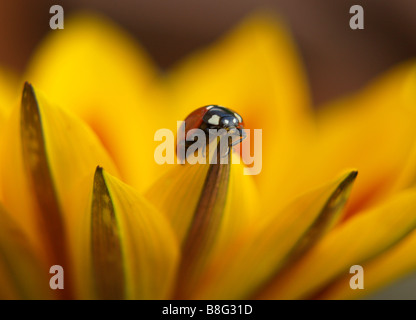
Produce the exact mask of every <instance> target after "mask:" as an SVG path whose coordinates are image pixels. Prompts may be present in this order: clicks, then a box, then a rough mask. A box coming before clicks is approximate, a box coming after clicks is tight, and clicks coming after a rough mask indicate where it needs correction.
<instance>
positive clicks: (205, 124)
mask: <svg viewBox="0 0 416 320" xmlns="http://www.w3.org/2000/svg"><path fill="white" fill-rule="evenodd" d="M184 125H185V136H184V137H188V139H187V140H184V139H183V140H182V141H178V143H179V144H183V145H185V150H187V149H188V147H189V146H190V145H192V144H193V143H194V140H193V138H192V136H191V137H189V136H188V132H189V131H190V130H192V129H201V130H203V131H204V132H205V134H206V136H207V143H209V140H208V137H209V130H210V129H216V130H220V129H225V130H226V131H227V133H231V134H232V136H233V140H232V143H231V146H235V145H237V144H239V143H240V142H241V141H242V140H243V139H244V138H245V137H246V134H245V132H244V122H243V118H242V117H241V116H240V115H239V114H238V113H237V112H235V111H233V110H231V109H228V108H225V107H223V106H219V105H208V106H204V107H201V108H198V109H196V110H194V111H193V112H191V113H190V114H189V115H188V116H187V117H186V119H185V122H184ZM189 140H191V141H189ZM204 150H205V149H204Z"/></svg>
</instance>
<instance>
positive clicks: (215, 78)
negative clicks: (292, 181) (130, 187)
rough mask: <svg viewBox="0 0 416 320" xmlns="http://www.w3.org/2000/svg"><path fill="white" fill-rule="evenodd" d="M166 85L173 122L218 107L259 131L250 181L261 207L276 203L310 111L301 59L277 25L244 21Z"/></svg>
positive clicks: (259, 17)
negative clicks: (258, 153)
mask: <svg viewBox="0 0 416 320" xmlns="http://www.w3.org/2000/svg"><path fill="white" fill-rule="evenodd" d="M166 84H167V86H168V88H169V87H170V90H171V92H172V93H171V94H172V96H173V97H172V104H173V105H174V106H175V108H174V110H173V111H174V114H173V115H172V116H173V118H174V119H178V120H180V119H184V118H185V117H186V116H187V114H189V113H190V112H191V111H193V109H195V108H197V107H200V106H204V105H208V104H219V105H223V106H225V107H228V108H231V109H233V110H235V111H237V112H238V113H239V114H241V115H242V117H243V118H244V123H245V126H246V127H247V128H249V129H262V130H263V150H265V151H266V152H264V154H263V169H262V171H261V173H260V174H259V175H258V176H255V177H254V179H255V180H256V182H257V183H258V186H259V188H260V191H261V192H260V194H261V197H262V199H263V200H262V202H263V203H266V204H267V203H271V202H272V203H273V202H274V203H276V202H277V203H280V202H281V201H279V198H276V197H279V196H278V195H279V192H276V180H278V181H284V180H285V179H286V178H289V177H290V175H291V174H292V173H290V174H289V173H288V172H287V170H286V168H287V167H288V164H290V163H292V162H293V161H295V160H296V159H297V152H298V149H299V148H300V145H299V144H300V143H301V142H300V141H302V139H303V138H305V137H307V135H308V132H309V130H310V128H309V127H310V123H309V122H310V118H309V117H310V111H311V110H310V109H309V94H308V89H307V85H306V79H305V76H304V72H303V70H302V67H301V64H300V59H299V58H298V54H297V52H296V49H295V47H294V45H293V42H292V39H291V37H290V35H289V34H288V32H287V30H286V28H285V27H284V26H283V25H282V24H281V23H280V21H279V20H278V19H277V18H276V17H274V16H270V15H268V14H266V13H259V14H255V15H253V16H252V17H249V18H248V19H247V20H245V21H243V23H242V24H241V25H239V26H238V27H236V28H235V30H233V31H231V32H230V34H228V35H226V37H224V38H223V39H220V40H218V41H217V42H216V43H214V45H212V46H211V47H208V48H206V49H204V50H202V51H199V52H197V53H195V54H193V55H191V56H190V57H189V58H188V59H186V60H184V62H183V63H181V64H179V65H178V66H177V67H176V68H174V69H173V70H172V71H171V72H170V74H169V75H168V78H167V79H166ZM173 126H174V123H173V124H172V128H173ZM252 136H253V135H252ZM244 143H247V141H246V142H244ZM248 145H249V144H248ZM251 148H252V149H251V150H253V143H251ZM278 185H279V184H278ZM282 185H283V184H282ZM294 195H295V194H292V196H294ZM282 199H287V197H286V198H282Z"/></svg>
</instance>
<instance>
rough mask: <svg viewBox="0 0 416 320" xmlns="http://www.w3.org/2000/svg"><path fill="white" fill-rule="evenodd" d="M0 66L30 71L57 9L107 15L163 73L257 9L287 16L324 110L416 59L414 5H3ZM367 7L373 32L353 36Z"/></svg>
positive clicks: (197, 1) (271, 1) (292, 1)
mask: <svg viewBox="0 0 416 320" xmlns="http://www.w3.org/2000/svg"><path fill="white" fill-rule="evenodd" d="M0 1H1V4H0V64H1V65H8V66H10V67H11V68H12V69H15V70H17V71H22V70H23V69H24V67H25V64H26V63H27V61H28V59H29V56H30V52H31V51H32V50H33V48H34V47H35V46H36V44H37V43H38V42H39V41H40V39H41V38H42V36H43V35H44V34H45V33H46V32H48V31H49V30H50V29H49V18H50V16H51V15H50V14H49V8H50V6H51V5H53V4H60V5H62V6H63V8H64V10H65V15H66V16H68V15H69V14H70V13H71V12H72V11H74V10H78V9H85V8H88V9H91V10H95V11H99V12H102V13H105V14H106V15H108V16H110V17H111V18H112V19H114V20H115V21H116V22H117V23H119V24H121V25H122V26H123V27H124V28H126V29H127V30H129V31H130V32H131V33H132V34H134V35H135V36H136V37H137V39H138V40H139V41H140V42H141V43H142V45H144V46H145V47H146V48H147V50H148V51H149V52H150V54H151V55H152V56H153V58H154V60H155V61H156V62H157V63H158V64H159V66H160V67H161V68H168V67H169V66H170V65H171V64H172V63H174V62H175V61H177V60H178V59H180V58H181V57H183V56H184V55H186V54H187V53H188V52H190V51H191V50H193V49H195V48H198V47H199V46H202V45H204V44H206V43H210V42H212V41H214V40H215V39H216V37H218V36H219V35H221V34H222V33H223V32H224V31H226V30H227V29H229V28H231V27H232V26H233V24H235V23H236V22H237V21H238V20H240V19H241V18H242V17H244V16H245V15H247V14H248V13H249V12H251V11H253V10H255V9H257V8H263V9H264V8H266V9H268V10H272V11H275V12H277V13H278V14H280V15H281V16H282V17H283V18H284V19H285V20H286V21H287V23H288V24H289V26H290V27H291V29H292V32H293V34H294V37H295V39H296V41H297V43H298V46H299V48H300V51H301V54H302V56H303V58H304V63H305V66H306V70H307V73H308V77H309V79H310V85H311V89H312V94H313V99H314V102H315V103H316V104H319V103H322V102H325V101H328V100H329V99H332V98H334V97H336V96H338V95H340V94H344V93H349V92H352V91H354V90H356V89H358V88H360V87H361V86H362V85H363V84H365V83H366V82H367V81H369V80H370V79H371V78H372V77H374V76H376V75H377V74H378V73H380V72H381V71H383V70H385V69H386V68H388V67H390V66H392V65H394V64H395V63H397V62H399V61H403V60H405V59H408V58H411V57H414V56H416V32H415V31H416V18H415V17H416V1H414V0H394V1H392V0H356V1H351V0H226V1H224V0H210V1H201V0H178V1H166V0H147V1H144V0H143V1H140V0H136V1H134V0H124V1H115V0H90V1H80V0H67V1H62V0H57V1H50V0H36V1H33V0H16V1H7V0H0ZM354 4H360V5H362V6H363V8H364V11H365V29H364V30H355V31H353V30H351V29H350V28H349V19H350V17H351V15H350V13H349V8H350V7H351V6H352V5H354Z"/></svg>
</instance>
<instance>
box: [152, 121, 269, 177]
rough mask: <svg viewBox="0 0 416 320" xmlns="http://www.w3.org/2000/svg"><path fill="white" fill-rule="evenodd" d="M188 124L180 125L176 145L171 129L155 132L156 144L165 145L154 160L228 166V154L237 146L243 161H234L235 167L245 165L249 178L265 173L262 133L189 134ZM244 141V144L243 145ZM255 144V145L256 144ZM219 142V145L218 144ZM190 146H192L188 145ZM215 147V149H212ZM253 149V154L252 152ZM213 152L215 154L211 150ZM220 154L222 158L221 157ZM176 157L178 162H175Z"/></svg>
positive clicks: (220, 131)
mask: <svg viewBox="0 0 416 320" xmlns="http://www.w3.org/2000/svg"><path fill="white" fill-rule="evenodd" d="M184 124H185V122H184V121H178V122H177V133H176V141H175V134H174V133H173V132H172V131H171V130H169V129H159V130H157V131H156V132H155V135H154V140H155V141H162V142H161V143H160V144H159V145H158V146H157V147H156V149H155V152H154V159H155V161H156V163H157V164H160V165H162V164H175V163H179V164H184V163H185V162H187V163H189V164H196V163H199V164H205V163H207V158H209V160H208V162H209V163H210V164H215V163H217V161H218V158H219V159H220V160H219V161H220V164H225V163H227V162H228V153H229V152H232V149H233V148H236V147H237V145H238V147H239V148H240V150H241V158H240V157H232V158H231V159H232V163H233V164H237V163H241V160H242V161H243V163H244V164H245V165H246V166H247V167H246V168H244V174H245V175H257V174H259V173H260V172H261V169H262V130H261V129H254V130H252V132H253V135H251V130H249V129H244V130H243V131H241V132H242V134H243V136H241V132H240V131H238V130H225V129H209V130H207V131H208V134H207V133H206V131H204V130H201V129H192V130H189V131H188V132H186V133H185V125H184ZM243 140H244V141H243ZM252 140H253V141H252ZM217 141H219V143H217ZM187 142H192V143H191V144H187ZM210 147H211V148H210ZM251 147H253V150H251ZM209 149H211V150H209ZM217 152H219V153H220V157H217ZM175 153H176V162H175Z"/></svg>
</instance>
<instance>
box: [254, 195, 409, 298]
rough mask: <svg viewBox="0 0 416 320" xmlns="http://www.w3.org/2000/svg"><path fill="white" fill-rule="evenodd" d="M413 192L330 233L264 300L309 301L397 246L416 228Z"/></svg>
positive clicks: (284, 276) (361, 215) (278, 282)
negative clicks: (304, 299)
mask: <svg viewBox="0 0 416 320" xmlns="http://www.w3.org/2000/svg"><path fill="white" fill-rule="evenodd" d="M415 200H416V191H415V190H410V191H405V192H403V193H401V194H398V195H397V196H396V197H394V198H391V199H389V200H388V201H387V202H386V203H385V204H383V205H382V206H380V207H378V208H375V209H373V210H371V211H368V212H365V213H362V214H360V215H357V216H354V217H353V218H351V219H350V220H347V221H346V222H345V223H344V224H342V225H339V226H338V227H337V228H335V229H333V230H332V231H331V232H330V233H329V234H328V235H327V236H325V237H324V238H323V239H322V240H321V241H320V242H319V243H317V244H316V245H315V246H314V247H313V248H311V250H310V251H308V252H307V253H306V255H305V256H304V257H302V258H301V259H300V260H299V261H298V262H297V263H296V264H295V265H294V266H292V267H291V268H290V269H288V270H287V271H286V272H284V273H283V274H281V275H280V276H279V278H278V279H276V281H274V283H273V285H272V286H271V287H270V288H269V290H268V291H267V292H266V293H265V294H264V295H262V297H263V298H272V299H296V298H308V297H311V296H313V295H316V294H317V293H319V291H320V290H322V289H324V288H325V287H326V286H327V285H329V284H330V283H331V282H332V281H335V280H337V279H338V277H342V276H344V275H346V274H349V270H350V267H351V266H353V265H362V264H363V263H365V262H366V261H368V260H369V259H372V258H374V257H376V256H377V255H379V254H381V253H383V252H384V251H385V250H387V249H389V248H391V247H392V246H393V245H395V244H397V243H398V242H399V241H400V240H402V239H403V238H404V237H406V236H407V235H408V234H409V233H410V232H411V231H412V230H413V229H414V228H415V227H416V215H415V214H414V212H415V209H416V208H415V205H416V201H415Z"/></svg>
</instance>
